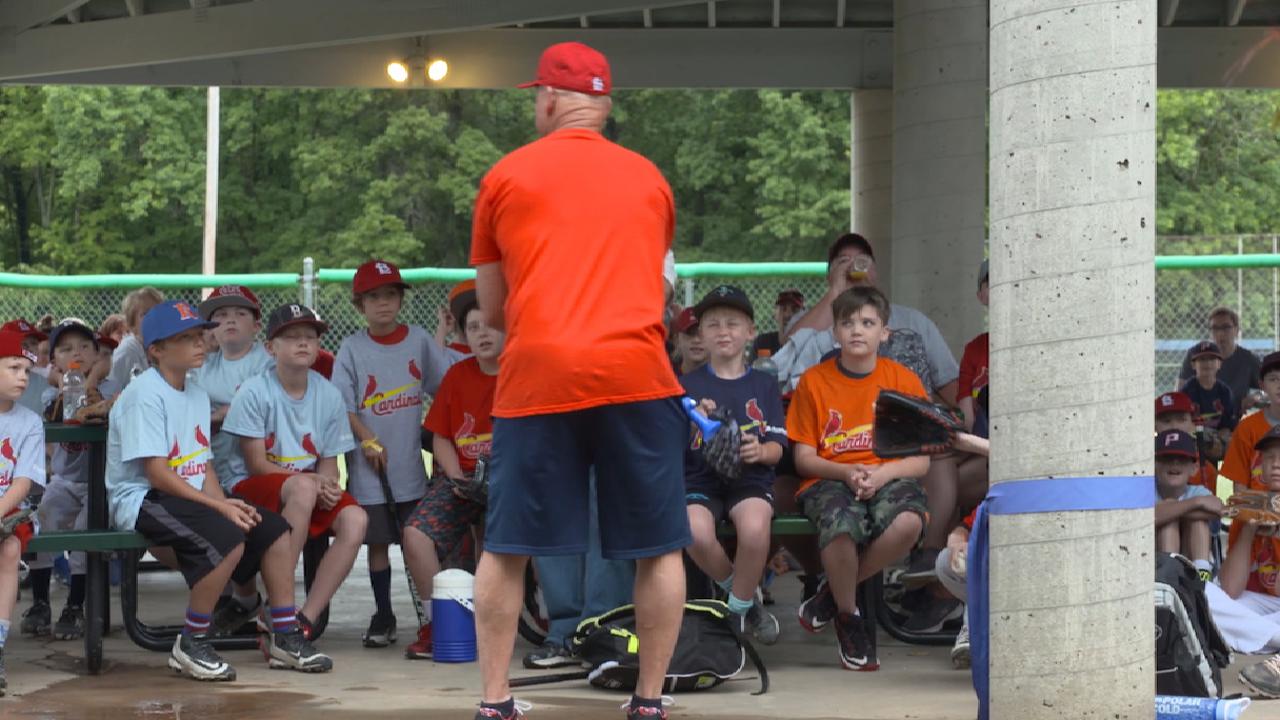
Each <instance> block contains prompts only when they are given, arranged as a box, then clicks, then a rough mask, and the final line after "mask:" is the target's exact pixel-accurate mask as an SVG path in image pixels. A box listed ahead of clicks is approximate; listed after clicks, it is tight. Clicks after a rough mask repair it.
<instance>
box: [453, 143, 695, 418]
mask: <svg viewBox="0 0 1280 720" xmlns="http://www.w3.org/2000/svg"><path fill="white" fill-rule="evenodd" d="M674 234H675V205H674V203H673V201H672V198H671V188H670V187H669V186H668V185H667V181H666V180H665V179H664V178H663V177H662V173H660V172H659V171H658V168H657V167H655V166H654V165H653V163H651V162H649V161H648V160H646V159H645V158H644V157H642V156H640V155H639V154H637V153H634V152H632V151H630V150H627V149H625V148H623V147H621V146H619V145H616V144H614V143H612V142H610V141H608V140H606V139H605V138H604V137H603V136H601V135H600V133H597V132H593V131H591V130H585V129H566V130H559V131H557V132H554V133H551V134H550V135H547V136H546V137H543V138H541V139H539V140H536V141H534V142H532V143H530V144H528V145H525V146H524V147H522V148H520V149H518V150H516V151H515V152H512V153H511V154H509V155H507V156H506V157H504V158H503V159H502V160H500V161H498V163H497V164H496V165H494V166H493V168H492V169H490V170H489V173H488V174H487V175H485V177H484V180H482V181H481V182H480V192H479V194H478V195H477V196H476V204H475V218H474V221H473V223H472V233H471V264H472V265H487V264H490V263H498V262H500V263H502V274H503V277H504V278H505V280H506V284H507V301H506V305H505V308H504V310H505V317H506V331H507V339H506V345H505V347H504V348H503V352H502V360H501V365H500V370H499V373H498V391H497V396H496V398H495V401H494V407H493V414H494V415H495V416H497V417H507V418H510V417H523V416H528V415H545V414H550V413H562V412H570V411H573V410H581V409H585V408H590V407H596V406H599V405H607V404H613V403H627V402H638V401H642V400H654V399H658V398H664V397H672V396H675V395H679V394H680V393H681V390H680V384H679V383H678V382H677V381H676V376H675V373H674V372H673V371H672V369H671V363H670V361H669V360H668V359H667V354H666V348H665V345H664V341H665V339H666V329H665V327H664V326H663V323H662V313H663V295H664V292H665V288H664V285H663V280H662V264H663V257H664V256H665V255H666V253H667V250H668V249H670V247H671V241H672V237H673V236H674Z"/></svg>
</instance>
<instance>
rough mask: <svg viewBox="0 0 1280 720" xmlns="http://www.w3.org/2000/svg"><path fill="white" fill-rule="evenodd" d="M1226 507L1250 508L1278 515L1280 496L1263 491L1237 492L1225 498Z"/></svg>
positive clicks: (1279, 512) (1279, 511)
mask: <svg viewBox="0 0 1280 720" xmlns="http://www.w3.org/2000/svg"><path fill="white" fill-rule="evenodd" d="M1227 506H1228V507H1232V508H1250V509H1254V510H1265V511H1268V512H1273V513H1277V514H1280V494H1278V493H1273V492H1266V491H1263V490H1238V491H1236V493H1235V494H1234V495H1232V496H1231V497H1229V498H1227Z"/></svg>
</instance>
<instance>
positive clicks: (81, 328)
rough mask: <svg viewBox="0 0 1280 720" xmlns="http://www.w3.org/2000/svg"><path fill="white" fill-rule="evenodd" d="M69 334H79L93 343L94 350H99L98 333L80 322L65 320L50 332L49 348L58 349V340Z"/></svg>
mask: <svg viewBox="0 0 1280 720" xmlns="http://www.w3.org/2000/svg"><path fill="white" fill-rule="evenodd" d="M69 332H78V333H80V334H81V335H84V336H85V337H87V338H89V339H90V340H92V341H93V349H95V350H97V349H98V333H96V332H94V331H93V329H92V328H90V327H89V326H88V325H85V324H84V323H82V322H80V321H78V320H70V319H68V320H63V321H62V322H60V323H58V324H57V325H55V326H54V327H53V330H50V331H49V348H50V349H53V348H56V347H58V339H59V338H61V337H62V336H63V335H64V334H66V333H69Z"/></svg>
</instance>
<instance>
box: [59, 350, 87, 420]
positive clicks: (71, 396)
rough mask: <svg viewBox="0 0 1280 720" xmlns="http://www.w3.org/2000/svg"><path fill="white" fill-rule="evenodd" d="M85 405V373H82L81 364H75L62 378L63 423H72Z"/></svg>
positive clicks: (72, 364)
mask: <svg viewBox="0 0 1280 720" xmlns="http://www.w3.org/2000/svg"><path fill="white" fill-rule="evenodd" d="M84 405H85V382H84V373H83V372H81V371H80V363H78V362H73V363H71V367H70V368H69V369H68V370H67V374H66V375H63V376H62V421H63V422H71V421H72V420H73V419H74V418H75V416H76V412H77V411H78V410H79V409H80V408H82V407H84Z"/></svg>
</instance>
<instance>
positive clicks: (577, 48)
mask: <svg viewBox="0 0 1280 720" xmlns="http://www.w3.org/2000/svg"><path fill="white" fill-rule="evenodd" d="M536 86H545V87H553V88H560V89H562V90H572V91H573V92H580V93H584V94H586V95H608V94H609V93H610V92H611V91H612V90H613V78H612V77H611V75H610V73H609V61H608V60H607V59H605V56H604V55H603V54H601V53H600V51H599V50H596V49H595V48H592V47H589V46H587V45H583V44H582V43H580V42H563V43H556V44H555V45H552V46H551V47H549V48H547V49H546V50H543V51H542V57H541V58H540V59H539V60H538V77H537V79H536V80H531V81H529V82H527V83H520V84H519V85H517V86H516V87H522V88H527V87H536Z"/></svg>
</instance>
